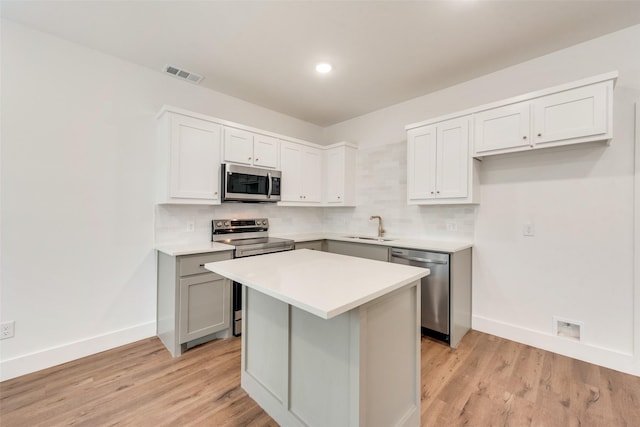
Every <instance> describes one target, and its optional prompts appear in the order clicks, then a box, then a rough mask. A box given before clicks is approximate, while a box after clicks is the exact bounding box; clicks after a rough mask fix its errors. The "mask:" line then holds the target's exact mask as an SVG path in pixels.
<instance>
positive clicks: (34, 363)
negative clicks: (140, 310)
mask: <svg viewBox="0 0 640 427" xmlns="http://www.w3.org/2000/svg"><path fill="white" fill-rule="evenodd" d="M155 335H156V322H155V321H152V322H148V323H143V324H140V325H136V326H132V327H130V328H126V329H121V330H118V331H113V332H109V333H106V334H103V335H98V336H95V337H91V338H87V339H84V340H80V341H75V342H71V343H67V344H63V345H60V346H56V347H51V348H47V349H45V350H41V351H37V352H34V353H30V354H25V355H22V356H18V357H14V358H13V359H7V360H3V361H1V362H0V381H5V380H9V379H11V378H15V377H19V376H21V375H25V374H29V373H31V372H36V371H40V370H42V369H46V368H50V367H52V366H56V365H60V364H62V363H66V362H70V361H72V360H76V359H80V358H81V357H85V356H89V355H92V354H96V353H99V352H101V351H105V350H109V349H112V348H115V347H119V346H121V345H125V344H129V343H132V342H135V341H138V340H141V339H144V338H149V337H153V336H155Z"/></svg>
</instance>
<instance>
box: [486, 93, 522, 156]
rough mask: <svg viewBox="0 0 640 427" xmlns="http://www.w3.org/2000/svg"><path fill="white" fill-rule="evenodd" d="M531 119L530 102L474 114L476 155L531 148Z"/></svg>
mask: <svg viewBox="0 0 640 427" xmlns="http://www.w3.org/2000/svg"><path fill="white" fill-rule="evenodd" d="M529 117H530V103H529V101H527V102H520V103H517V104H511V105H506V106H504V107H499V108H494V109H491V110H487V111H482V112H480V113H477V114H474V127H475V139H474V144H475V148H474V155H482V154H483V153H491V152H493V151H498V150H505V149H510V150H512V151H513V149H518V148H521V149H524V148H526V147H529V146H531V144H533V141H531V138H530V137H529V134H530V129H529V122H530V118H529Z"/></svg>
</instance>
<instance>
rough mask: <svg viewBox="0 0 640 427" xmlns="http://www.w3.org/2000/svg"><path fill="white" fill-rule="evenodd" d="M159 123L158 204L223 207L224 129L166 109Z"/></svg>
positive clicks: (161, 113) (206, 121)
mask: <svg viewBox="0 0 640 427" xmlns="http://www.w3.org/2000/svg"><path fill="white" fill-rule="evenodd" d="M157 119H158V122H157V126H158V127H157V131H158V134H157V139H158V147H157V151H156V155H157V184H156V187H157V194H156V201H157V203H170V204H192V205H196V204H199V205H203V204H204V205H219V204H220V163H221V155H220V152H221V142H222V126H221V125H220V124H218V123H215V122H212V121H209V120H203V119H202V118H198V117H192V116H188V115H184V114H180V113H176V112H172V111H168V110H166V109H163V110H162V111H161V112H160V114H159V115H158V117H157Z"/></svg>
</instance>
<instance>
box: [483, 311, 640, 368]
mask: <svg viewBox="0 0 640 427" xmlns="http://www.w3.org/2000/svg"><path fill="white" fill-rule="evenodd" d="M472 327H473V329H474V330H477V331H480V332H485V333H487V334H491V335H496V336H498V337H502V338H506V339H509V340H511V341H516V342H519V343H522V344H527V345H530V346H532V347H536V348H541V349H543V350H547V351H550V352H553V353H557V354H561V355H564V356H567V357H571V358H574V359H578V360H582V361H585V362H589V363H593V364H595V365H598V366H603V367H605V368H610V369H614V370H616V371H620V372H625V373H627V374H631V375H636V376H640V365H639V364H638V363H636V360H635V358H634V355H633V354H632V353H625V352H621V351H616V350H611V349H608V348H604V347H599V346H594V345H590V344H587V343H585V342H584V341H582V342H577V341H573V340H567V339H565V338H562V337H555V336H553V335H551V334H548V333H543V332H540V331H536V330H533V329H526V328H523V327H521V326H517V325H513V324H510V323H504V322H501V321H498V320H494V319H488V318H486V317H482V316H473V326H472Z"/></svg>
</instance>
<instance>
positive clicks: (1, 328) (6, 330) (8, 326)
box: [0, 320, 16, 340]
mask: <svg viewBox="0 0 640 427" xmlns="http://www.w3.org/2000/svg"><path fill="white" fill-rule="evenodd" d="M15 325H16V322H15V321H14V320H11V321H9V322H2V323H0V340H3V339H6V338H13V332H14V328H15Z"/></svg>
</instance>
